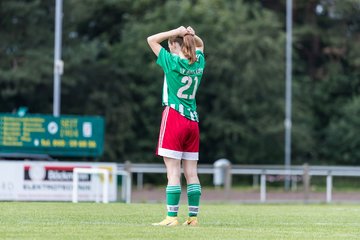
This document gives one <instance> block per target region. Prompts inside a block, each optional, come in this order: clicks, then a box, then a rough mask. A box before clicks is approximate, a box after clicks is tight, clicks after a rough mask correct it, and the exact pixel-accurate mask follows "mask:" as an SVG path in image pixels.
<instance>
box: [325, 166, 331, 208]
mask: <svg viewBox="0 0 360 240" xmlns="http://www.w3.org/2000/svg"><path fill="white" fill-rule="evenodd" d="M331 200H332V175H331V172H330V171H329V173H328V175H327V176H326V202H327V203H331Z"/></svg>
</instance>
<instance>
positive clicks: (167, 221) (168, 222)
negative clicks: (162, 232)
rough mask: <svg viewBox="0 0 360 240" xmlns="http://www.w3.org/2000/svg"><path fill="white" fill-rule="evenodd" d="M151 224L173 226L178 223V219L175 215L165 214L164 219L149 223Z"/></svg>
mask: <svg viewBox="0 0 360 240" xmlns="http://www.w3.org/2000/svg"><path fill="white" fill-rule="evenodd" d="M151 225H153V226H168V227H173V226H177V225H179V221H178V218H177V217H169V216H167V217H166V218H165V219H164V220H162V221H161V222H159V223H153V224H151Z"/></svg>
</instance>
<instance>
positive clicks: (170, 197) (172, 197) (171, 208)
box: [166, 185, 181, 217]
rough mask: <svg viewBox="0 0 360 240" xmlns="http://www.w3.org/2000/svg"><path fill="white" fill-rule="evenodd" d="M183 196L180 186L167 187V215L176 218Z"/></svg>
mask: <svg viewBox="0 0 360 240" xmlns="http://www.w3.org/2000/svg"><path fill="white" fill-rule="evenodd" d="M180 195H181V186H180V185H168V186H167V187H166V205H167V215H168V216H170V217H176V216H177V214H178V211H179V201H180Z"/></svg>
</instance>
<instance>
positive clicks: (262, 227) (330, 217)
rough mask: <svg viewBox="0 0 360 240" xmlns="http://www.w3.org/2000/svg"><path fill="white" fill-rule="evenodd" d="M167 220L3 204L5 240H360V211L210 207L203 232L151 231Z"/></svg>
mask: <svg viewBox="0 0 360 240" xmlns="http://www.w3.org/2000/svg"><path fill="white" fill-rule="evenodd" d="M185 208H186V206H182V208H181V212H180V214H179V215H180V218H181V220H183V219H185V217H186V209H185ZM164 214H165V211H164V205H161V204H130V205H126V204H122V203H111V204H96V203H78V204H73V203H51V202H45V203H42V202H40V203H26V202H2V203H0V239H36V240H38V239H40V240H41V239H46V240H48V239H62V240H64V239H71V240H75V239H156V240H160V239H196V240H200V239H206V240H210V239H266V240H268V239H307V240H308V239H317V240H319V239H360V205H284V204H282V205H280V204H279V205H277V204H274V205H273V204H271V205H270V204H269V205H257V204H251V205H250V204H241V205H239V204H238V205H235V204H233V205H232V204H212V205H210V204H204V205H202V206H201V213H200V221H201V226H199V227H183V226H178V227H154V226H151V225H150V223H152V222H156V221H159V220H162V217H163V216H164Z"/></svg>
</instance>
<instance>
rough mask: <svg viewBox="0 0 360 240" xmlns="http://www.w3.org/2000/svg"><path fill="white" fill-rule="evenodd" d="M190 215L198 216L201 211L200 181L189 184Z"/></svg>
mask: <svg viewBox="0 0 360 240" xmlns="http://www.w3.org/2000/svg"><path fill="white" fill-rule="evenodd" d="M187 195H188V204H189V217H196V216H197V215H198V213H199V205H200V196H201V186H200V184H198V183H195V184H189V185H187Z"/></svg>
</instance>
